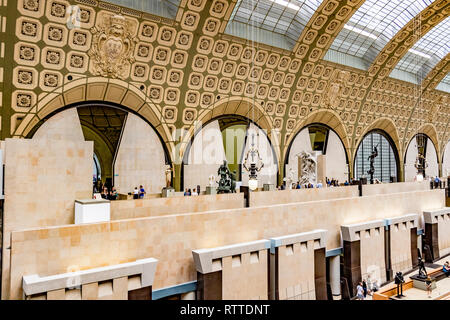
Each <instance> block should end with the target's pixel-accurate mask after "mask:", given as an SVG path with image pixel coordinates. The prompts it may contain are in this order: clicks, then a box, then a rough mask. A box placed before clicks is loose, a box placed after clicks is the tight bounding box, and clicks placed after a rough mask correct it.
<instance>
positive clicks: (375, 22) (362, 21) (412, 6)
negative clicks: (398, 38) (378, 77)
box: [331, 0, 434, 68]
mask: <svg viewBox="0 0 450 320" xmlns="http://www.w3.org/2000/svg"><path fill="white" fill-rule="evenodd" d="M433 1H434V0H365V1H364V3H363V4H362V5H361V7H360V8H359V9H358V10H357V11H356V12H355V14H354V15H353V16H352V17H351V18H350V20H349V21H348V22H347V24H346V25H345V27H344V28H343V29H342V30H341V32H340V33H339V34H338V36H337V37H336V39H335V40H334V41H333V44H332V45H331V49H332V50H335V51H338V52H341V53H344V54H348V55H352V56H356V57H358V58H361V59H362V60H363V62H364V64H365V65H366V67H367V68H368V67H369V66H370V65H371V64H372V62H373V61H374V60H375V58H376V56H377V55H378V54H379V53H380V52H381V50H382V49H383V48H384V47H385V45H386V44H387V43H388V42H389V41H390V40H391V39H392V38H393V37H394V36H395V35H396V34H397V33H398V32H399V31H400V30H401V29H402V28H403V27H404V26H405V25H406V24H407V23H408V22H409V21H411V19H413V18H414V17H415V16H417V15H418V14H419V13H420V12H421V11H422V10H424V9H425V8H426V7H428V6H429V5H430V4H431V3H433Z"/></svg>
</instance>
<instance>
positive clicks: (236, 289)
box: [192, 240, 270, 300]
mask: <svg viewBox="0 0 450 320" xmlns="http://www.w3.org/2000/svg"><path fill="white" fill-rule="evenodd" d="M269 248H270V241H269V240H258V241H253V242H246V243H238V244H233V245H229V246H223V247H216V248H210V249H199V250H192V255H193V257H194V262H195V267H196V269H197V281H198V284H197V299H199V300H267V299H268V292H269V291H268V289H269V284H268V279H269V277H268V272H269V259H268V249H269Z"/></svg>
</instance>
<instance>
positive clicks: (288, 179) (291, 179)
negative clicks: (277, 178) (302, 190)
mask: <svg viewBox="0 0 450 320" xmlns="http://www.w3.org/2000/svg"><path fill="white" fill-rule="evenodd" d="M283 180H284V181H286V186H287V187H288V189H292V183H293V182H294V170H293V169H292V168H289V173H288V175H287V176H286V177H285V178H284V179H283Z"/></svg>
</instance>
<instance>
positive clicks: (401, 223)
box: [386, 214, 419, 275]
mask: <svg viewBox="0 0 450 320" xmlns="http://www.w3.org/2000/svg"><path fill="white" fill-rule="evenodd" d="M418 217H419V215H418V214H408V215H405V216H402V217H397V218H393V219H387V220H386V224H387V225H389V237H390V241H389V245H390V259H391V261H390V262H391V269H392V272H393V273H392V274H393V275H395V273H396V272H399V271H401V272H405V271H408V270H411V269H412V267H413V264H416V263H417V222H418ZM412 234H415V237H414V236H412ZM414 241H415V246H413V247H412V243H414ZM414 249H415V250H414ZM413 254H414V256H413Z"/></svg>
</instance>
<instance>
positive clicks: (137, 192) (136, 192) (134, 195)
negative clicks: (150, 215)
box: [133, 187, 139, 199]
mask: <svg viewBox="0 0 450 320" xmlns="http://www.w3.org/2000/svg"><path fill="white" fill-rule="evenodd" d="M133 199H139V190H138V188H137V187H134V190H133Z"/></svg>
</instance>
